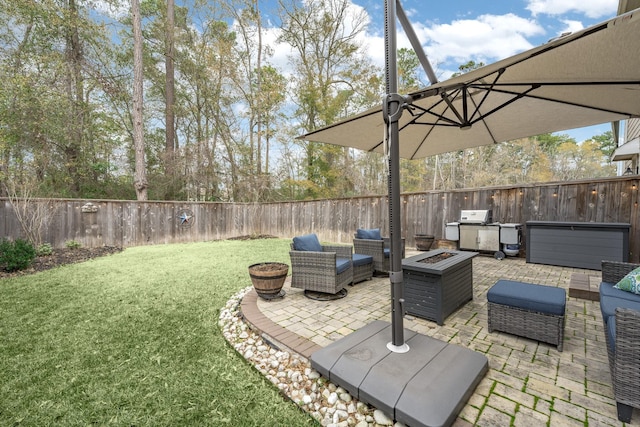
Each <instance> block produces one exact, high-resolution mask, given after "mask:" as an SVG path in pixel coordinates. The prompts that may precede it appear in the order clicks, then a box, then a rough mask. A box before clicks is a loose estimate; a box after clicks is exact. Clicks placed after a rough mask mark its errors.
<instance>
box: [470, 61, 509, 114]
mask: <svg viewBox="0 0 640 427" xmlns="http://www.w3.org/2000/svg"><path fill="white" fill-rule="evenodd" d="M504 71H505V69H504V68H500V69H499V70H498V75H497V76H496V78H495V79H494V80H493V82H492V83H491V84H490V85H489V87H488V88H487V89H486V91H485V93H484V95H483V97H482V99H481V100H480V102H479V103H478V105H477V106H476V109H475V111H474V112H473V114H472V115H471V122H473V118H474V117H475V116H476V114H480V107H482V104H484V101H485V100H486V99H487V97H488V96H489V93H491V90H492V89H493V88H494V87H496V85H497V84H498V79H499V78H500V77H501V76H502V74H504ZM469 87H474V88H475V86H473V85H472V84H470V85H469ZM474 105H475V103H474Z"/></svg>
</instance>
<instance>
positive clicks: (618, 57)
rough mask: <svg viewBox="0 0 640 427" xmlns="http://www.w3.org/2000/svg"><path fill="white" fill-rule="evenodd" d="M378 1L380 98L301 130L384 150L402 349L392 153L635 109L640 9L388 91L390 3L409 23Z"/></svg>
mask: <svg viewBox="0 0 640 427" xmlns="http://www.w3.org/2000/svg"><path fill="white" fill-rule="evenodd" d="M385 6H386V10H385V20H386V28H385V41H386V49H387V51H386V55H387V64H386V67H387V96H386V98H385V102H384V103H383V105H382V106H381V107H377V108H373V109H370V110H368V111H365V112H364V113H361V114H359V115H356V116H355V117H352V118H349V119H347V120H344V121H341V122H339V123H336V124H334V125H330V126H327V127H324V128H322V129H319V130H316V131H313V132H310V133H308V134H306V135H303V136H302V137H301V138H302V139H305V140H309V141H315V142H325V143H330V144H337V145H342V146H347V147H354V148H358V149H361V150H365V151H373V152H379V153H386V154H388V155H389V163H390V175H389V180H390V185H389V200H390V204H389V206H390V208H389V209H390V212H389V213H390V221H389V223H390V232H391V239H392V247H391V270H392V271H391V273H390V278H391V285H392V292H391V293H392V320H393V334H394V335H393V341H392V343H390V346H389V347H390V348H394V349H396V350H397V351H406V350H407V348H405V347H406V344H405V343H404V339H403V335H402V334H403V332H402V313H403V308H402V303H403V298H402V264H401V259H400V257H399V256H394V253H395V254H399V253H400V250H399V249H400V236H401V231H400V220H399V215H394V212H398V213H399V210H400V191H399V166H398V164H399V163H398V162H399V160H398V158H399V157H404V158H408V159H416V158H421V157H426V156H431V155H435V154H439V153H444V152H451V151H457V150H462V149H465V148H471V147H477V146H482V145H490V144H496V143H499V142H503V141H509V140H514V139H518V138H524V137H528V136H532V135H539V134H542V133H548V132H555V131H561V130H566V129H573V128H578V127H584V126H589V125H594V124H599V123H606V122H613V121H618V120H622V119H627V118H630V117H640V57H639V56H638V54H637V52H639V51H640V9H636V10H635V11H632V12H629V13H626V14H624V15H621V16H618V17H616V18H614V19H611V20H609V21H606V22H603V23H601V24H599V25H595V26H593V27H590V28H587V29H584V30H582V31H579V32H576V33H573V34H570V35H565V36H563V37H560V38H557V39H554V40H551V41H549V42H548V43H546V44H544V45H542V46H539V47H536V48H534V49H531V50H529V51H526V52H523V53H520V54H518V55H515V56H512V57H510V58H507V59H504V60H501V61H499V62H496V63H494V64H491V65H488V66H485V67H482V68H479V69H477V70H473V71H471V72H469V73H466V74H463V75H461V76H458V77H455V78H452V79H450V80H447V81H444V82H435V81H434V80H435V78H434V77H432V73H429V70H426V71H427V74H428V75H430V80H431V82H432V85H431V86H429V87H427V88H425V89H423V90H420V91H417V92H413V93H410V94H408V95H404V96H403V95H399V94H397V93H396V92H397V83H396V80H397V70H396V68H397V66H396V57H395V50H396V42H395V37H396V35H395V32H396V30H395V20H396V16H397V15H396V14H397V12H396V7H397V9H398V10H399V11H400V14H398V16H399V17H400V19H401V22H402V24H403V27H404V28H405V31H407V30H408V27H410V25H407V23H406V22H405V21H404V20H403V17H404V16H403V15H404V13H403V12H402V8H401V6H400V3H399V0H396V1H394V0H385ZM404 18H405V19H406V17H404ZM409 33H410V31H408V35H409V36H410V39H411V35H410V34H409ZM413 42H414V40H412V44H414V49H416V45H415V43H413ZM419 56H420V54H419ZM423 65H424V61H423Z"/></svg>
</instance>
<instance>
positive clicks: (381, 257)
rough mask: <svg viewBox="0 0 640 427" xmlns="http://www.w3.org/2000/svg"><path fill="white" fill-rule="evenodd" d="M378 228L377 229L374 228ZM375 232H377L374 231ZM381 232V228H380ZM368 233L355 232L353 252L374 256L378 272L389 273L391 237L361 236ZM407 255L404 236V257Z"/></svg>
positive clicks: (374, 267)
mask: <svg viewBox="0 0 640 427" xmlns="http://www.w3.org/2000/svg"><path fill="white" fill-rule="evenodd" d="M374 230H377V229H374ZM359 231H361V230H359ZM374 234H375V233H374ZM378 234H379V230H378ZM362 236H366V233H365V234H363V233H358V232H356V233H355V234H354V239H353V252H354V253H357V254H362V255H369V256H371V257H373V270H374V271H375V272H378V273H388V272H389V271H390V269H391V267H390V264H389V262H390V261H389V247H390V239H389V238H388V237H381V238H379V239H378V238H361V237H362ZM404 255H405V239H404V238H402V258H404Z"/></svg>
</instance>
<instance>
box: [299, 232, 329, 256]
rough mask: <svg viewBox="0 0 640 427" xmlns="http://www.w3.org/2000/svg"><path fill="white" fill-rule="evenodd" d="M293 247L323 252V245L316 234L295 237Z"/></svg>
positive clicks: (300, 249)
mask: <svg viewBox="0 0 640 427" xmlns="http://www.w3.org/2000/svg"><path fill="white" fill-rule="evenodd" d="M293 249H295V250H296V251H313V252H322V245H321V244H320V241H319V240H318V236H316V235H315V234H305V235H303V236H298V237H294V238H293Z"/></svg>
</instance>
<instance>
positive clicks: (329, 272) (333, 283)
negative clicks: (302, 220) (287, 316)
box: [289, 229, 404, 295]
mask: <svg viewBox="0 0 640 427" xmlns="http://www.w3.org/2000/svg"><path fill="white" fill-rule="evenodd" d="M403 243H404V241H403ZM289 256H290V257H291V286H292V287H294V288H300V289H304V290H305V292H307V291H309V292H320V293H325V294H329V295H338V294H343V295H344V294H346V288H345V286H347V285H351V284H355V283H359V282H362V281H364V280H369V279H371V278H372V277H373V274H374V273H382V274H384V273H388V272H389V257H390V251H389V239H388V238H383V237H382V236H381V235H380V229H358V230H357V231H356V233H355V235H354V239H353V246H346V245H323V244H321V243H320V241H319V240H318V236H317V235H316V234H305V235H303V236H297V237H294V238H293V242H292V243H291V250H290V251H289ZM402 256H403V257H404V244H403V253H402Z"/></svg>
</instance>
